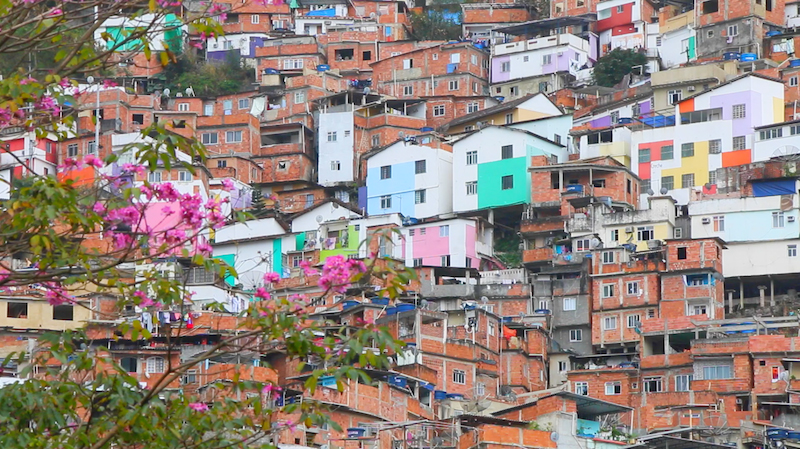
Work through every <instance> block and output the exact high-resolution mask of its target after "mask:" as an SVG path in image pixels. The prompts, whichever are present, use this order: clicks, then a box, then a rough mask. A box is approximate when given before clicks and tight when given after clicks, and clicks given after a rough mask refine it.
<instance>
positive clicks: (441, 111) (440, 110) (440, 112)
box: [433, 104, 447, 117]
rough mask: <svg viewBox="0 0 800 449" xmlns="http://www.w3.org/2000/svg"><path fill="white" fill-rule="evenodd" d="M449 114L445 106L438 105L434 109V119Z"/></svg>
mask: <svg viewBox="0 0 800 449" xmlns="http://www.w3.org/2000/svg"><path fill="white" fill-rule="evenodd" d="M446 113H447V110H446V109H445V107H444V105H441V104H439V105H436V106H434V107H433V116H434V117H443V116H444V115H445V114H446Z"/></svg>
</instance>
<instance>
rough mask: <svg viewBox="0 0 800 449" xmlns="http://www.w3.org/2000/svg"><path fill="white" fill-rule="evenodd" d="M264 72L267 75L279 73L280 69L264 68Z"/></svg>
mask: <svg viewBox="0 0 800 449" xmlns="http://www.w3.org/2000/svg"><path fill="white" fill-rule="evenodd" d="M264 74H265V75H277V74H278V70H277V69H264Z"/></svg>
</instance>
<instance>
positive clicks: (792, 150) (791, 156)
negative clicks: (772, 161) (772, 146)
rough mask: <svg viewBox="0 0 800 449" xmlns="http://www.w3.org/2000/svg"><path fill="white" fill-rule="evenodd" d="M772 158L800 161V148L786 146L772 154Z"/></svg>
mask: <svg viewBox="0 0 800 449" xmlns="http://www.w3.org/2000/svg"><path fill="white" fill-rule="evenodd" d="M772 157H779V158H784V159H788V160H798V159H800V148H797V147H796V146H794V145H784V146H782V147H778V148H777V149H776V150H775V152H774V153H772Z"/></svg>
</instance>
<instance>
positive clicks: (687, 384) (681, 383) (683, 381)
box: [675, 374, 694, 391]
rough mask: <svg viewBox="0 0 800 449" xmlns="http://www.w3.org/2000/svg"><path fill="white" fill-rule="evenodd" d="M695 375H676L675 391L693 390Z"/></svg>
mask: <svg viewBox="0 0 800 449" xmlns="http://www.w3.org/2000/svg"><path fill="white" fill-rule="evenodd" d="M693 377H694V376H693V375H691V374H678V375H677V376H675V391H691V389H692V378H693Z"/></svg>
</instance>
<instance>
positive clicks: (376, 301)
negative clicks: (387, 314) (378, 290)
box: [370, 296, 389, 306]
mask: <svg viewBox="0 0 800 449" xmlns="http://www.w3.org/2000/svg"><path fill="white" fill-rule="evenodd" d="M370 301H371V302H372V303H373V304H377V305H379V306H388V305H389V298H379V297H377V296H376V297H374V298H372V299H371V300H370Z"/></svg>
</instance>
